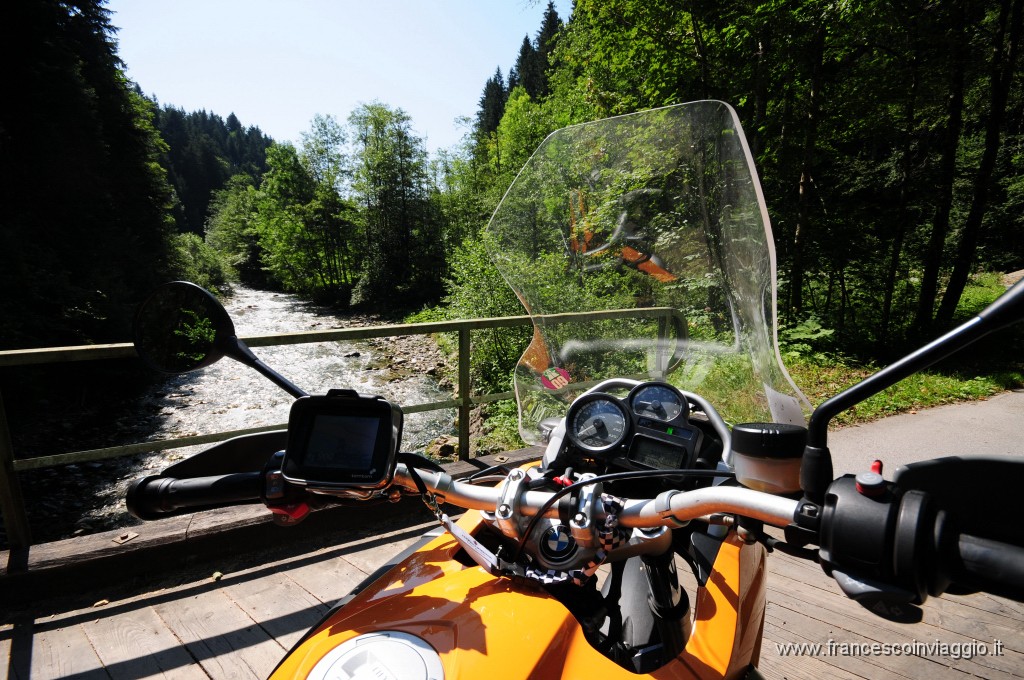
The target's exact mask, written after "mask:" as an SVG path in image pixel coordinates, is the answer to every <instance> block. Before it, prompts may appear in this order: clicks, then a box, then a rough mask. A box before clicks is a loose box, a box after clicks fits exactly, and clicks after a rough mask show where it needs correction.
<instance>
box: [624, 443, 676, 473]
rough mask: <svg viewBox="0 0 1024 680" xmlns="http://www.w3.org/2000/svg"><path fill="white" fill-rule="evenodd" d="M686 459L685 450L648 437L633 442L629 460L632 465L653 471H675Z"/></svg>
mask: <svg viewBox="0 0 1024 680" xmlns="http://www.w3.org/2000/svg"><path fill="white" fill-rule="evenodd" d="M686 458H687V451H686V449H685V448H683V447H681V446H678V445H674V444H669V443H667V442H661V441H658V440H656V439H650V438H648V437H637V438H636V439H634V440H633V448H632V449H630V452H629V459H630V460H631V461H633V462H634V463H639V464H640V465H645V466H647V467H650V468H654V469H655V470H677V469H680V468H682V467H683V464H684V463H685V461H686Z"/></svg>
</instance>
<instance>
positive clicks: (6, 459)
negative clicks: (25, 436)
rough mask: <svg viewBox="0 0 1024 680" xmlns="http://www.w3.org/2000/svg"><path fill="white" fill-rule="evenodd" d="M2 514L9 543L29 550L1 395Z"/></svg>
mask: <svg viewBox="0 0 1024 680" xmlns="http://www.w3.org/2000/svg"><path fill="white" fill-rule="evenodd" d="M0 512H3V515H4V530H5V531H6V532H7V543H8V544H9V545H10V546H11V547H12V548H27V547H28V546H29V544H30V543H31V542H32V538H31V534H30V533H29V529H28V516H27V515H26V514H25V499H24V498H23V497H22V495H21V484H19V483H18V475H17V473H16V472H15V470H14V445H13V444H12V443H11V431H10V429H9V428H8V424H7V411H6V410H5V409H4V398H3V395H2V394H0Z"/></svg>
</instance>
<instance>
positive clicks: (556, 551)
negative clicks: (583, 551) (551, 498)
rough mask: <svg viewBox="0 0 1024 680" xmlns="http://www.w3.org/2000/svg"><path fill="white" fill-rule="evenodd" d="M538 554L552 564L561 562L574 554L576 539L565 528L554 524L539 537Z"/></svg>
mask: <svg viewBox="0 0 1024 680" xmlns="http://www.w3.org/2000/svg"><path fill="white" fill-rule="evenodd" d="M540 552H541V554H542V555H543V556H544V557H545V558H546V559H548V560H550V561H552V562H562V561H564V560H566V559H568V558H569V557H571V556H572V555H573V553H575V552H576V539H575V538H573V537H572V534H571V533H569V530H568V529H567V528H566V527H565V526H563V525H561V524H556V525H554V526H551V527H548V530H547V531H545V532H544V535H543V536H542V537H541V540H540Z"/></svg>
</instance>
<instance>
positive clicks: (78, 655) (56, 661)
mask: <svg viewBox="0 0 1024 680" xmlns="http://www.w3.org/2000/svg"><path fill="white" fill-rule="evenodd" d="M30 667H31V670H30V677H31V678H32V680H50V679H51V678H66V677H68V676H69V675H74V676H75V678H76V680H79V679H81V680H92V679H93V678H109V677H110V676H109V675H107V672H106V671H105V670H104V669H103V662H102V661H101V660H100V658H99V657H98V656H96V651H95V650H94V649H93V647H92V643H91V642H89V638H88V637H87V636H86V634H85V631H84V630H83V629H82V626H81V625H80V624H75V625H70V626H65V627H60V628H51V629H49V630H45V631H42V632H37V633H35V634H34V635H33V636H32V659H31V664H30Z"/></svg>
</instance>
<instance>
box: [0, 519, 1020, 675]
mask: <svg viewBox="0 0 1024 680" xmlns="http://www.w3.org/2000/svg"><path fill="white" fill-rule="evenodd" d="M432 526H433V524H432V523H428V524H421V525H414V526H411V527H408V526H407V527H405V528H401V529H398V530H393V531H391V532H389V533H385V534H380V535H376V536H364V537H362V538H357V539H354V540H349V541H348V542H345V543H342V544H339V545H333V546H331V547H321V548H319V549H314V550H313V551H311V552H306V553H303V554H286V555H283V556H282V555H276V556H271V557H270V558H269V559H268V558H266V557H264V558H263V560H262V561H260V562H259V563H246V562H243V561H229V560H219V561H215V562H211V563H205V564H204V565H203V566H200V567H197V568H196V569H193V570H191V571H190V572H189V573H179V574H178V575H177V577H176V580H175V581H165V582H159V581H155V580H150V581H148V582H147V585H146V586H145V587H144V588H143V589H141V590H140V589H139V586H137V585H134V586H130V587H129V586H122V587H106V588H104V589H101V590H93V591H89V590H88V584H82V590H83V591H86V592H83V593H82V594H80V595H78V596H76V597H73V598H60V599H53V600H47V601H36V602H33V603H32V604H31V605H24V606H20V607H17V608H8V607H4V608H3V609H0V613H2V615H0V658H2V659H4V660H6V662H5V663H3V665H2V666H0V678H3V677H9V678H19V679H22V680H24V679H27V678H35V679H39V680H42V679H44V678H76V679H85V678H125V679H129V680H135V679H139V678H149V677H172V678H206V677H210V678H263V677H266V676H267V675H268V674H269V673H270V672H271V670H272V669H273V668H274V666H275V665H276V664H277V662H278V661H279V660H280V659H281V657H282V656H283V655H284V654H285V652H286V651H287V650H288V649H289V648H290V647H291V646H292V645H293V644H294V643H295V642H296V641H297V640H298V639H299V637H300V636H301V635H302V634H303V633H304V632H305V631H306V630H307V629H308V628H309V627H311V626H312V625H313V624H314V623H316V622H317V621H318V620H319V619H320V617H321V616H322V615H323V614H324V613H325V612H326V611H327V610H328V608H329V606H330V605H331V603H333V602H334V601H336V600H337V599H339V598H341V597H342V596H344V595H345V594H347V593H348V592H349V590H350V589H351V588H352V587H353V586H354V585H356V584H357V583H358V582H359V581H361V580H362V578H363V577H364V576H365V575H366V574H368V573H371V572H373V571H374V570H375V569H376V568H377V567H378V566H379V565H381V564H383V563H384V562H386V561H387V559H388V558H390V557H391V556H392V555H394V554H395V553H396V552H398V551H399V550H401V549H402V548H403V547H405V546H408V545H410V544H411V543H413V542H414V541H415V540H416V539H417V538H418V536H419V535H420V534H421V533H422V532H423V531H426V530H427V529H428V528H431V527H432ZM769 568H770V572H771V575H770V578H769V594H768V599H769V605H768V610H767V617H766V621H765V638H764V642H763V644H762V649H761V662H760V669H761V671H762V673H764V675H765V676H766V677H769V678H826V677H828V678H872V679H874V678H922V677H928V678H930V679H934V680H940V679H944V678H956V679H964V678H968V677H971V676H977V677H983V678H1024V606H1022V605H1020V604H1017V603H1015V602H1011V601H1007V600H1003V599H1000V598H995V597H990V596H987V595H972V596H968V597H961V598H948V599H941V600H937V599H932V600H929V602H928V603H927V604H926V605H925V607H924V619H923V621H921V622H920V623H916V624H909V625H908V624H897V623H890V622H888V621H886V620H883V619H880V618H877V617H875V616H873V615H871V614H870V613H868V612H867V611H865V610H864V609H862V608H861V607H860V606H859V605H857V604H855V603H853V602H851V601H850V600H847V599H846V598H845V597H844V596H843V595H842V594H840V593H839V590H838V588H837V587H836V585H835V583H834V582H833V581H832V580H831V579H829V578H828V577H826V576H825V575H824V574H823V573H822V572H821V570H820V569H819V568H818V567H817V566H816V565H814V564H809V563H806V562H802V561H800V560H798V559H795V558H792V557H789V556H786V555H782V554H779V553H775V554H773V555H771V556H770V557H769ZM215 572H220V575H217V574H216V573H215ZM133 589H134V590H136V591H137V592H133ZM830 640H831V641H832V646H831V648H830V647H829V641H830ZM915 641H916V642H917V643H921V644H936V643H939V644H942V643H945V644H946V646H947V647H948V649H946V650H944V651H945V652H946V653H945V654H943V653H942V651H943V650H941V649H938V650H931V651H928V650H922V652H921V653H920V655H909V656H908V655H900V656H881V655H875V656H871V655H867V654H851V653H849V652H852V651H856V650H851V647H852V646H853V645H865V646H867V645H870V644H871V643H879V644H880V645H881V644H890V645H891V644H897V645H904V644H907V645H909V644H914V643H915ZM801 643H810V644H820V645H822V650H821V652H820V653H817V654H815V653H813V652H812V650H810V649H808V648H804V649H803V650H800V651H792V652H791V653H788V654H787V653H786V651H785V649H784V646H786V645H799V644H801ZM964 645H975V646H982V647H984V651H986V652H987V655H985V656H981V655H975V656H973V658H969V659H967V658H954V656H960V657H963V656H967V654H956V653H955V651H956V650H963V649H965V648H964V647H963V646H964ZM997 645H998V646H999V647H1000V649H999V651H1000V652H1001V654H999V655H996V654H995V651H996V646H997ZM830 652H831V653H830ZM843 652H847V653H846V654H844V653H843Z"/></svg>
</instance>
